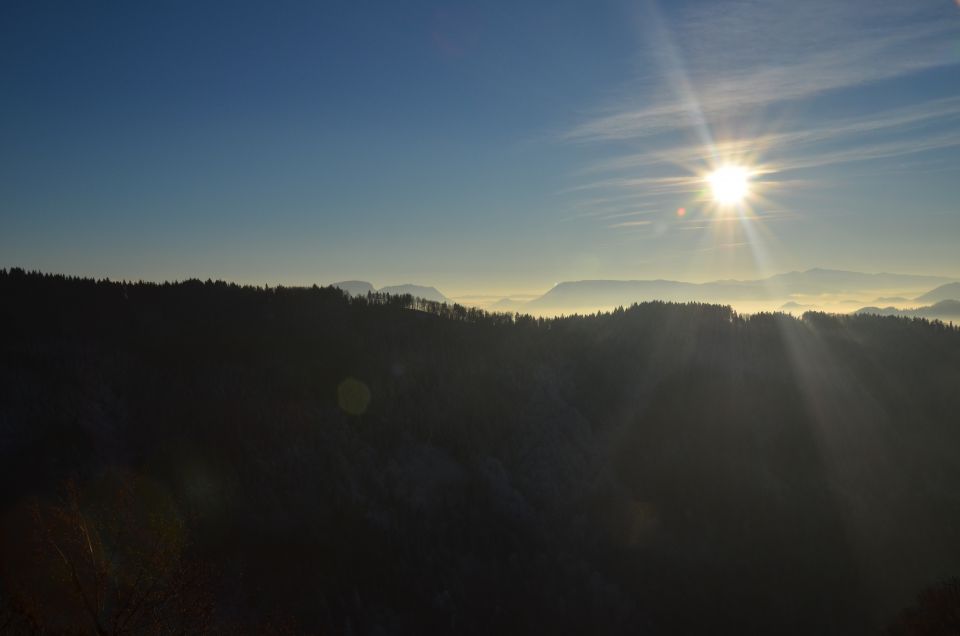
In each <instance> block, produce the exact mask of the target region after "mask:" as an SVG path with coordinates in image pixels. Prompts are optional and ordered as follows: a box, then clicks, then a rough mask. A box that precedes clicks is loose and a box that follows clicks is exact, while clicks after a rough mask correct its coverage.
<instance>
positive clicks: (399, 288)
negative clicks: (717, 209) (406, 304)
mask: <svg viewBox="0 0 960 636" xmlns="http://www.w3.org/2000/svg"><path fill="white" fill-rule="evenodd" d="M332 286H333V287H338V288H340V289H342V290H344V291H345V292H348V293H349V294H351V295H355V296H356V295H365V294H367V293H369V292H377V291H379V292H381V293H387V294H394V295H400V294H410V295H412V296H416V297H419V298H424V299H426V300H432V301H436V302H441V303H444V302H445V303H452V302H453V301H451V300H450V299H449V298H447V297H446V296H445V295H444V294H442V293H441V292H440V291H439V290H437V289H436V288H435V287H428V286H425V285H413V284H405V285H392V286H388V287H381V288H380V289H377V288H376V287H374V286H373V285H371V284H370V283H368V282H366V281H358V280H349V281H342V282H339V283H333V284H332ZM847 294H849V295H850V296H854V297H856V296H859V297H860V298H861V300H860V301H856V300H842V301H838V300H834V301H832V302H833V306H834V307H836V306H837V305H847V306H852V307H851V309H852V308H855V307H858V306H863V305H865V304H867V303H870V302H873V303H876V304H877V306H870V307H864V308H863V309H861V310H859V311H860V312H864V313H880V314H884V315H918V316H924V317H936V318H941V319H948V320H949V319H953V316H954V314H951V313H949V312H951V311H953V310H952V306H951V305H950V304H947V305H943V306H941V305H940V301H944V300H950V301H956V300H960V282H957V281H953V280H951V279H949V278H945V277H942V276H916V275H911V274H891V273H881V274H865V273H862V272H850V271H843V270H833V269H819V268H815V269H809V270H806V271H802V272H800V271H796V272H788V273H785V274H777V275H775V276H770V277H769V278H763V279H756V280H717V281H711V282H707V283H688V282H683V281H674V280H581V281H567V282H562V283H558V284H557V285H555V286H554V287H553V288H552V289H550V290H549V291H548V292H546V293H545V294H543V295H542V296H538V297H536V298H533V299H532V300H522V299H517V298H509V297H507V298H503V299H501V300H498V301H496V302H494V303H492V304H490V305H487V308H488V309H490V310H492V311H507V312H512V311H519V312H529V313H533V314H548V315H549V314H558V313H574V312H588V311H590V312H592V311H597V310H600V309H612V308H614V307H618V306H628V305H631V304H633V303H639V302H644V301H649V300H663V301H672V302H706V303H720V304H733V303H737V302H741V303H746V302H752V303H760V305H761V307H763V306H766V305H765V304H766V303H768V302H769V303H776V304H774V305H770V306H771V307H779V308H780V310H781V311H788V312H790V311H792V312H794V313H796V312H801V311H804V310H807V309H817V308H818V303H819V301H818V300H817V297H818V296H824V297H831V296H832V297H833V298H837V297H839V298H843V295H847ZM871 298H875V299H876V300H874V301H871V300H870V299H871ZM910 298H915V301H910V300H909V299H910ZM881 302H883V303H885V304H886V303H897V304H900V306H901V307H902V306H903V305H904V304H909V303H910V302H917V303H929V304H931V305H932V306H931V307H920V308H917V309H912V310H907V309H898V308H896V307H892V306H886V305H883V306H881V305H880V303H881ZM783 303H785V304H783ZM933 303H937V304H936V305H934V304H933ZM828 304H829V303H828ZM934 308H936V309H934ZM925 311H930V312H934V313H928V314H924V313H923V312H925ZM895 312H897V313H895ZM909 312H920V313H915V314H911V313H909Z"/></svg>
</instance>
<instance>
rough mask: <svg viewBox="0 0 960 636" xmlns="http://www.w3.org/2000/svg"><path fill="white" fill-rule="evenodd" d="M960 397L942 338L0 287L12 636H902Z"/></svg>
mask: <svg viewBox="0 0 960 636" xmlns="http://www.w3.org/2000/svg"><path fill="white" fill-rule="evenodd" d="M958 386H960V331H958V329H956V328H955V327H953V326H950V325H945V324H943V323H940V322H936V321H934V322H929V321H926V320H921V319H906V318H882V317H876V316H833V315H825V314H813V313H811V314H806V315H805V316H804V317H803V318H802V319H794V318H791V317H790V316H787V315H782V314H775V315H772V314H759V315H753V316H742V315H738V314H737V313H736V312H734V311H732V310H731V309H730V308H728V307H721V306H716V305H704V304H672V303H659V302H654V303H644V304H640V305H635V306H632V307H629V308H625V309H618V310H616V311H614V312H610V313H600V314H593V315H585V316H584V315H580V316H569V317H562V318H554V319H545V318H533V317H529V316H523V315H517V314H500V313H487V312H484V311H481V310H477V309H472V308H465V307H461V306H458V305H444V304H438V303H433V302H429V301H423V300H419V299H415V298H412V297H409V296H385V295H378V294H371V295H368V296H365V297H349V296H347V295H345V294H343V293H341V292H340V291H339V290H336V289H331V288H319V287H311V288H284V287H270V288H258V287H250V286H238V285H233V284H227V283H224V282H220V281H217V282H214V281H206V282H202V281H196V280H193V281H185V282H181V283H164V284H154V283H142V282H138V283H127V282H111V281H106V280H104V281H94V280H90V279H83V278H72V277H66V276H60V275H47V274H40V273H33V272H31V273H28V272H24V271H22V270H19V269H13V270H0V511H2V520H3V521H2V529H0V532H2V533H3V534H2V535H0V538H2V543H0V547H2V548H3V553H2V554H0V595H2V609H0V628H2V629H6V630H8V631H11V630H12V631H14V632H21V633H34V632H36V633H40V632H44V630H45V633H49V632H54V633H56V632H58V631H69V630H71V629H74V630H78V631H80V632H81V633H122V632H129V633H168V632H179V633H183V632H187V633H190V632H191V631H192V632H195V633H203V632H208V631H220V632H224V633H242V632H246V633H265V632H273V633H284V632H290V633H297V632H304V633H318V632H319V633H353V634H383V633H391V634H393V633H411V634H422V633H458V634H459V633H466V634H471V633H475V634H486V633H530V632H537V633H540V632H543V633H550V632H553V633H569V634H580V633H600V634H603V633H609V634H615V633H637V632H639V633H651V634H684V633H691V634H693V633H706V632H709V633H780V634H810V633H819V634H868V633H877V632H878V631H879V630H881V629H882V628H883V627H884V626H886V625H894V626H900V627H898V629H900V628H902V626H903V625H907V624H908V621H907V618H905V616H907V615H906V614H904V615H902V616H900V618H896V615H897V613H898V612H897V610H898V609H899V608H902V607H905V606H907V605H910V604H911V603H912V602H913V601H912V599H913V598H914V597H915V596H916V594H917V592H918V591H919V590H921V589H922V588H924V587H926V586H927V585H930V584H934V583H936V582H937V581H941V580H945V579H946V578H947V577H949V576H951V575H955V574H956V573H957V572H960V500H958V499H957V497H956V493H957V492H960V458H958V454H957V453H956V452H955V449H956V448H960V428H958V423H960V418H958V416H957V414H958V413H960V392H958V391H957V387H958ZM124 528H126V529H128V530H124V531H121V529H124ZM936 589H940V588H936ZM943 589H948V590H950V589H953V588H950V587H946V588H943ZM928 597H930V596H929V594H928ZM928 597H924V598H928ZM941 597H943V595H942V594H941V595H940V596H936V598H937V599H940V598H941ZM946 597H947V598H949V594H948V595H947V596H946ZM931 598H932V597H931ZM938 602H940V601H938ZM946 604H947V605H949V603H946ZM929 605H930V604H929V603H928V604H927V605H922V606H921V607H922V608H926V607H928V606H929ZM940 605H943V603H941V604H940ZM940 605H936V607H940ZM923 611H926V612H927V613H929V611H928V610H926V609H924V610H923ZM913 612H914V613H913V614H910V616H912V617H913V618H911V619H910V620H914V619H915V618H916V617H917V616H921V615H923V616H926V614H923V613H922V612H921V611H920V610H913ZM895 619H896V620H895ZM898 621H899V622H898ZM891 629H894V627H891ZM901 632H902V629H901ZM934 633H936V632H934Z"/></svg>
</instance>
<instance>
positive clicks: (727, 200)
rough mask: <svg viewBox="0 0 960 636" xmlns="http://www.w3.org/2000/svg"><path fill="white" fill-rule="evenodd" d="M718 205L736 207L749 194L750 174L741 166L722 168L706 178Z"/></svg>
mask: <svg viewBox="0 0 960 636" xmlns="http://www.w3.org/2000/svg"><path fill="white" fill-rule="evenodd" d="M707 181H709V182H710V189H711V190H713V198H714V200H715V201H716V202H717V203H719V204H720V205H736V204H737V203H740V202H741V201H743V200H744V198H746V196H747V195H748V194H749V193H750V173H749V172H747V169H746V168H744V167H743V166H723V167H721V168H717V169H716V170H714V171H713V172H712V173H710V175H709V176H708V177H707Z"/></svg>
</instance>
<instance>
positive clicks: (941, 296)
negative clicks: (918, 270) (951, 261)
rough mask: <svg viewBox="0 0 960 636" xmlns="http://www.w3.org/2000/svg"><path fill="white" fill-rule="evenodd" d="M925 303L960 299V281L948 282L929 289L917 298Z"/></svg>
mask: <svg viewBox="0 0 960 636" xmlns="http://www.w3.org/2000/svg"><path fill="white" fill-rule="evenodd" d="M915 300H917V301H919V302H923V303H936V302H939V301H941V300H960V283H947V284H946V285H940V286H939V287H937V288H936V289H932V290H930V291H928V292H927V293H926V294H923V295H922V296H917V297H916V299H915Z"/></svg>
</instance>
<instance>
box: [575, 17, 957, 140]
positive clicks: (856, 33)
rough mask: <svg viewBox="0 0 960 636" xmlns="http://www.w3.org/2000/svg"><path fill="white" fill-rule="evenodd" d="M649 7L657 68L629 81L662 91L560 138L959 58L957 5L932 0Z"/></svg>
mask: <svg viewBox="0 0 960 636" xmlns="http://www.w3.org/2000/svg"><path fill="white" fill-rule="evenodd" d="M650 7H651V8H650V12H649V15H648V18H649V23H650V24H651V25H652V26H651V27H650V28H649V29H648V31H647V32H646V33H645V36H646V38H647V41H648V42H649V43H650V44H651V45H652V50H651V51H650V53H651V57H652V58H653V59H655V60H657V61H658V62H659V65H660V66H659V68H660V69H661V72H660V73H658V74H655V75H653V76H651V77H650V78H648V79H647V80H646V81H643V82H641V83H640V85H639V86H633V87H632V90H634V91H636V92H638V93H641V94H643V95H656V96H663V97H657V98H654V99H653V100H641V101H640V102H639V103H634V104H632V105H629V104H620V105H618V106H615V107H613V108H612V109H611V110H612V111H613V112H608V113H607V114H604V115H601V116H599V117H596V118H593V119H591V120H589V121H586V122H584V123H582V124H581V125H579V126H577V127H575V128H574V129H573V130H571V131H569V132H568V133H567V135H566V137H567V138H568V139H573V140H582V141H591V140H592V141H600V140H622V139H633V138H639V137H647V136H651V135H656V134H658V133H663V132H669V131H675V130H680V129H686V128H693V127H695V126H696V125H698V124H699V122H700V120H701V119H705V120H707V121H712V122H714V123H715V122H717V121H718V120H722V119H725V118H728V117H731V116H742V115H743V114H744V110H745V109H746V110H749V109H755V108H757V107H762V106H766V105H769V104H773V103H778V102H786V101H793V100H798V99H804V98H808V97H811V96H815V95H818V94H821V93H824V92H827V91H831V90H836V89H841V88H847V87H852V86H862V85H865V84H869V83H872V82H877V81H880V80H885V79H890V78H894V77H898V76H902V75H906V74H911V73H916V72H919V71H924V70H927V69H931V68H935V67H938V66H945V65H949V64H953V63H956V62H957V61H958V60H957V58H956V57H955V56H953V55H951V54H950V47H949V44H950V42H951V39H952V38H955V37H956V36H958V35H960V20H958V16H957V11H956V7H953V6H951V5H950V4H948V3H944V2H938V1H936V0H911V1H910V2H903V1H902V0H872V1H869V0H851V1H847V2H836V0H807V1H805V2H796V1H794V0H763V1H761V0H730V1H727V2H706V3H700V4H697V5H695V6H694V7H692V8H691V9H690V10H689V12H688V13H685V14H681V15H680V16H678V17H677V18H675V20H672V21H671V22H670V23H667V22H666V20H665V19H664V18H661V17H660V14H659V13H658V11H657V10H656V7H655V5H654V4H653V3H651V4H650ZM678 43H682V45H680V44H678ZM627 101H629V100H627Z"/></svg>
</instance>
